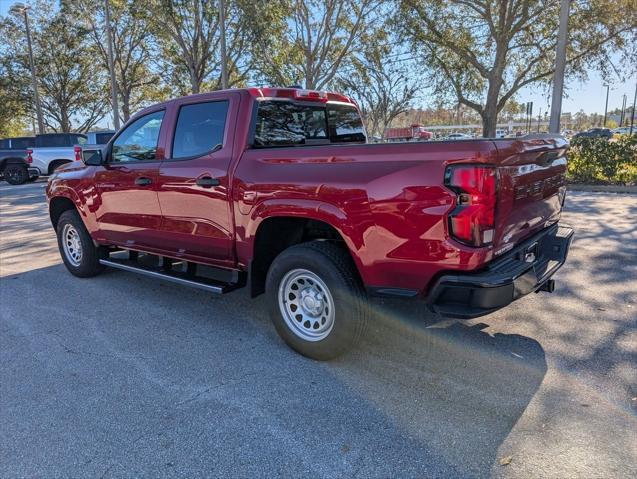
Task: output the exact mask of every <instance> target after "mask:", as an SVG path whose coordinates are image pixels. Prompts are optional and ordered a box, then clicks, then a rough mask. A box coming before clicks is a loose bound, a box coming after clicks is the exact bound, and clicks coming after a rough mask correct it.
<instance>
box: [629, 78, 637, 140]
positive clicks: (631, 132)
mask: <svg viewBox="0 0 637 479" xmlns="http://www.w3.org/2000/svg"><path fill="white" fill-rule="evenodd" d="M636 101H637V84H635V96H634V97H633V111H631V112H630V133H629V134H630V135H632V134H633V123H634V122H635V102H636Z"/></svg>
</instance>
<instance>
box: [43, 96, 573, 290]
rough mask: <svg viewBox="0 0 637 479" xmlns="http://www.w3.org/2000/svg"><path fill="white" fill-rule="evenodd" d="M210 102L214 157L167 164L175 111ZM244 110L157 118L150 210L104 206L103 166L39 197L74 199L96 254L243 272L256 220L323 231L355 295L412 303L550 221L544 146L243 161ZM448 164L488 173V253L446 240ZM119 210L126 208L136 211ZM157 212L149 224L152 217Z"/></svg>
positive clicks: (415, 147)
mask: <svg viewBox="0 0 637 479" xmlns="http://www.w3.org/2000/svg"><path fill="white" fill-rule="evenodd" d="M257 96H258V95H257ZM215 99H227V100H229V101H230V109H229V112H230V113H229V116H228V119H227V123H226V131H225V141H224V147H223V148H222V149H221V150H219V151H217V152H214V153H211V154H209V155H204V156H202V157H200V158H196V159H192V160H188V161H171V160H170V158H169V155H170V147H169V145H171V144H172V134H173V130H174V124H175V122H176V115H177V113H176V112H177V110H178V108H179V106H180V105H182V104H184V103H191V102H196V101H211V100H215ZM255 101H256V100H255V92H254V91H251V90H250V91H249V90H230V91H222V92H216V93H211V94H203V95H195V96H190V97H186V98H182V99H177V100H173V101H171V102H168V103H167V104H164V105H163V106H162V107H163V108H166V116H165V118H164V123H163V125H162V132H161V135H160V144H161V145H160V146H161V148H162V159H163V161H161V162H159V163H158V164H155V165H152V167H151V169H152V168H154V173H155V175H156V176H155V177H154V179H155V181H154V182H153V188H152V190H151V191H146V193H151V192H152V193H153V194H154V195H155V201H156V203H155V202H153V201H152V195H147V197H144V198H146V200H145V201H144V202H142V203H143V204H142V205H139V204H138V203H139V198H140V196H138V195H139V191H136V190H135V189H130V188H128V187H126V185H124V184H122V185H121V187H120V188H119V189H118V191H117V193H116V194H109V195H110V196H111V198H108V197H107V195H106V194H105V193H103V192H102V191H100V190H99V188H100V187H99V185H100V184H101V183H103V182H105V181H107V176H108V175H107V171H108V169H109V168H110V167H108V166H106V167H105V166H89V167H84V168H79V169H74V170H73V171H69V170H66V171H64V172H61V173H59V174H56V175H55V176H54V177H53V178H52V179H51V181H50V184H49V192H48V197H49V199H51V198H53V197H55V196H58V195H64V196H72V195H75V197H76V198H77V199H75V200H74V201H76V204H77V205H78V208H80V209H81V211H82V215H83V217H84V219H85V221H86V224H87V227H88V229H89V231H90V233H91V235H92V236H93V238H94V239H95V240H96V241H98V242H101V243H112V244H116V245H124V246H125V245H126V244H127V242H130V240H134V241H139V244H142V243H141V240H137V239H135V238H143V241H144V245H145V246H143V247H141V248H140V247H139V246H130V245H129V246H128V247H132V248H134V249H142V250H147V251H151V252H154V253H159V254H165V255H167V256H173V257H181V258H184V259H190V260H193V261H198V262H202V263H206V264H212V265H217V266H223V267H230V268H238V269H243V270H245V269H247V268H248V265H249V264H250V261H251V260H252V258H253V255H254V239H255V235H256V232H257V230H258V227H259V225H260V224H261V222H262V221H263V220H265V219H267V218H271V217H276V216H287V217H303V218H311V219H315V220H319V221H323V222H325V223H328V224H329V225H331V226H333V227H334V228H335V229H336V230H337V231H338V232H339V233H340V234H341V236H342V237H343V239H344V241H345V243H346V244H347V246H348V248H349V250H350V252H351V254H352V257H353V259H354V261H355V263H356V265H357V267H358V270H359V272H360V275H361V278H362V279H363V281H364V283H365V285H366V286H368V287H384V288H405V289H411V290H417V291H420V292H421V293H425V292H426V291H427V287H428V285H430V283H431V280H432V279H434V278H435V277H437V276H438V275H439V274H441V273H442V272H449V271H473V270H478V269H480V268H482V267H483V266H484V265H485V264H486V263H488V262H489V261H491V260H492V259H493V258H494V257H495V255H496V254H499V253H500V252H502V251H505V250H506V249H508V248H509V247H512V246H513V245H514V244H515V243H517V242H519V241H520V240H521V239H523V238H525V237H528V236H530V235H531V234H533V233H534V232H536V231H538V230H539V229H541V228H543V227H544V226H546V225H548V224H551V223H554V222H556V221H557V220H558V219H559V213H560V210H561V200H562V198H563V186H562V182H563V174H564V170H565V160H564V159H563V158H562V157H561V158H557V159H555V160H551V161H550V162H547V160H546V152H547V151H551V152H554V151H559V152H560V155H561V154H563V151H562V150H560V149H559V148H558V146H559V145H557V143H556V141H555V140H538V141H536V142H533V141H529V140H499V141H492V140H475V141H457V142H429V143H396V144H391V143H387V144H375V145H364V144H349V145H345V144H344V145H336V144H331V145H323V146H303V147H286V148H263V149H253V148H249V145H248V141H249V132H250V127H251V124H252V118H253V108H254V105H255ZM154 108H157V107H154ZM148 111H152V110H147V111H146V112H141V113H140V115H141V114H144V113H147V112H148ZM131 121H132V120H131ZM543 155H544V156H543ZM558 156H559V155H558ZM456 163H470V164H488V165H495V166H497V167H498V177H499V184H500V189H499V191H498V203H497V210H496V234H495V241H494V244H493V245H491V246H489V247H483V248H474V247H469V246H465V245H462V244H460V243H458V242H457V241H455V240H454V239H452V238H450V234H449V230H448V216H447V215H448V213H449V212H450V211H451V210H453V209H454V208H455V207H456V201H457V195H456V193H454V192H452V191H451V190H449V189H447V188H446V187H445V186H443V185H444V176H445V170H446V168H447V167H448V166H449V165H451V164H456ZM146 165H148V164H146ZM142 167H143V165H140V166H139V168H142ZM146 173H148V174H150V173H152V172H148V171H145V172H144V174H146ZM201 176H212V177H214V178H218V179H219V181H220V184H219V186H216V187H214V188H212V189H203V188H201V187H198V186H196V185H195V181H196V179H197V178H199V177H201ZM555 178H559V180H555ZM538 185H539V186H538ZM71 192H73V193H71ZM516 196H519V198H517V199H516ZM113 203H116V204H117V205H118V206H117V208H119V209H118V210H117V214H119V215H120V216H119V217H118V218H117V221H119V222H120V223H119V224H120V227H119V228H118V229H117V235H116V234H115V232H114V231H113V230H114V228H113V227H109V228H110V229H109V228H107V225H105V224H104V223H105V222H107V219H108V218H109V215H111V217H112V215H113V211H114V208H115V207H114V206H112V204H113ZM126 204H128V205H132V204H136V205H137V206H135V208H137V210H135V211H133V208H131V209H130V210H128V209H127V207H125V206H124V205H126ZM109 205H110V206H109ZM142 207H143V208H145V209H144V210H143V211H140V208H142ZM157 208H158V209H159V211H160V212H161V213H160V215H161V219H160V220H158V219H157V218H156V217H155V216H154V213H152V212H153V211H156V209H157ZM149 212H151V213H149ZM91 215H92V216H91ZM122 225H124V226H122ZM133 236H135V238H134V237H133Z"/></svg>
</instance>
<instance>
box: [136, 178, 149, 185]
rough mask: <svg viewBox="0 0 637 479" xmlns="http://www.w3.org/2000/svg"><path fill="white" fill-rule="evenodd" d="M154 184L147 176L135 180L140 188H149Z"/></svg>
mask: <svg viewBox="0 0 637 479" xmlns="http://www.w3.org/2000/svg"><path fill="white" fill-rule="evenodd" d="M152 182H153V180H151V179H150V178H147V177H146V176H140V177H139V178H135V184H136V185H139V186H148V185H150V184H151V183H152Z"/></svg>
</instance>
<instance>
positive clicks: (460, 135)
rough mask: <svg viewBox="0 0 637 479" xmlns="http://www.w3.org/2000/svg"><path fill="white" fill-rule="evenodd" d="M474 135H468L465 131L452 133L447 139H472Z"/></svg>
mask: <svg viewBox="0 0 637 479" xmlns="http://www.w3.org/2000/svg"><path fill="white" fill-rule="evenodd" d="M471 139H473V137H472V136H471V135H466V134H464V133H450V134H448V135H447V136H446V137H445V140H471Z"/></svg>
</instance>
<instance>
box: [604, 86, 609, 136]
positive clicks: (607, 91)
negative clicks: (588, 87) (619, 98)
mask: <svg viewBox="0 0 637 479" xmlns="http://www.w3.org/2000/svg"><path fill="white" fill-rule="evenodd" d="M604 86H605V87H606V106H605V107H604V126H606V116H608V93H609V92H610V85H604Z"/></svg>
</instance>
